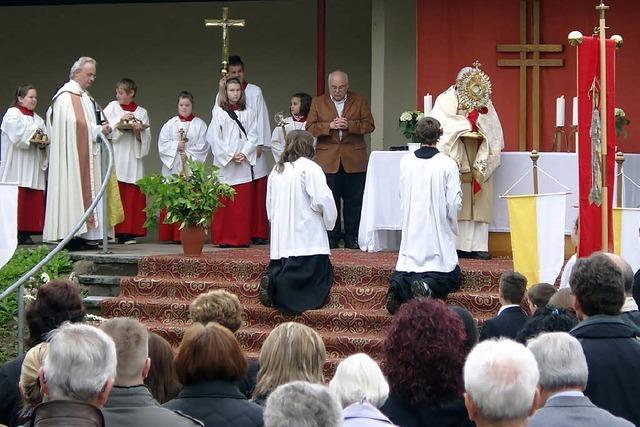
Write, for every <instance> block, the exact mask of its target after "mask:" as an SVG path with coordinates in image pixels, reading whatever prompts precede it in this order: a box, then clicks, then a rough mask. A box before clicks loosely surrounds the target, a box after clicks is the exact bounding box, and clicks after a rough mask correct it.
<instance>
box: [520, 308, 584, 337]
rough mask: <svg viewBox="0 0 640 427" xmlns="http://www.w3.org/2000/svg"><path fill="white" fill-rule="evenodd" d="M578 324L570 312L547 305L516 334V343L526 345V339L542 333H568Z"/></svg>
mask: <svg viewBox="0 0 640 427" xmlns="http://www.w3.org/2000/svg"><path fill="white" fill-rule="evenodd" d="M577 324H578V318H577V317H576V316H575V314H573V313H572V312H570V311H568V310H565V309H564V308H561V307H556V306H555V305H551V304H547V305H546V306H545V307H542V308H539V309H538V310H537V311H536V312H535V313H534V314H533V316H531V317H530V318H529V319H527V321H526V322H525V324H524V325H523V326H522V328H521V329H520V331H519V332H518V337H517V341H518V342H521V343H523V344H524V343H526V342H527V340H528V339H530V338H533V337H536V336H538V335H540V334H541V333H543V332H569V331H570V330H571V329H573V327H574V326H576V325H577Z"/></svg>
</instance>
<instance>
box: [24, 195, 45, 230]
mask: <svg viewBox="0 0 640 427" xmlns="http://www.w3.org/2000/svg"><path fill="white" fill-rule="evenodd" d="M44 208H45V199H44V190H34V189H31V188H27V187H18V231H19V232H23V233H30V234H42V228H43V227H44Z"/></svg>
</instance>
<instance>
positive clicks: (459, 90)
mask: <svg viewBox="0 0 640 427" xmlns="http://www.w3.org/2000/svg"><path fill="white" fill-rule="evenodd" d="M490 93H491V91H490V82H489V77H488V76H487V75H486V74H484V72H482V71H481V70H480V69H479V65H477V66H476V67H474V68H471V67H465V68H463V69H462V70H460V72H459V73H458V76H457V78H456V84H455V85H453V86H451V87H450V88H449V89H447V90H446V91H445V92H444V93H442V94H440V95H439V96H438V98H437V99H436V102H435V104H434V106H433V110H432V112H431V116H432V117H434V118H436V119H438V120H439V121H440V123H442V126H443V127H444V135H443V136H442V138H440V142H439V143H438V150H440V152H441V153H443V154H446V155H448V156H449V157H451V158H452V159H453V160H455V161H456V163H457V165H458V168H459V169H460V175H461V181H462V193H463V200H462V211H461V212H460V215H459V216H458V219H459V221H458V227H459V230H460V233H459V234H458V239H457V248H458V250H459V251H460V252H459V256H460V257H465V258H477V259H490V258H491V257H490V256H489V252H488V250H489V223H490V222H491V216H492V208H493V173H494V172H495V170H496V168H498V166H500V152H501V151H502V149H503V148H504V137H503V134H502V125H501V124H500V120H499V119H498V114H497V113H496V110H495V109H494V108H493V104H492V103H491V99H490V98H489V95H490Z"/></svg>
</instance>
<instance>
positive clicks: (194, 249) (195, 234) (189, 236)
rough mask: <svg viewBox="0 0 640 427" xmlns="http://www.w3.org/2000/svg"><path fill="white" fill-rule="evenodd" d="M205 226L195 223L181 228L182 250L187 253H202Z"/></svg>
mask: <svg viewBox="0 0 640 427" xmlns="http://www.w3.org/2000/svg"><path fill="white" fill-rule="evenodd" d="M205 231H206V230H205V228H204V227H200V226H194V225H186V226H185V227H184V228H183V229H182V230H180V240H181V242H182V252H183V253H184V254H185V255H202V248H203V247H204V239H205V234H206V233H205Z"/></svg>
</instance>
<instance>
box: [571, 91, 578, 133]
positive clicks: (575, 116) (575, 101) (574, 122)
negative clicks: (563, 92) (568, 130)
mask: <svg viewBox="0 0 640 427" xmlns="http://www.w3.org/2000/svg"><path fill="white" fill-rule="evenodd" d="M571 124H572V125H573V126H578V97H577V96H574V97H573V120H572V121H571Z"/></svg>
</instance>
